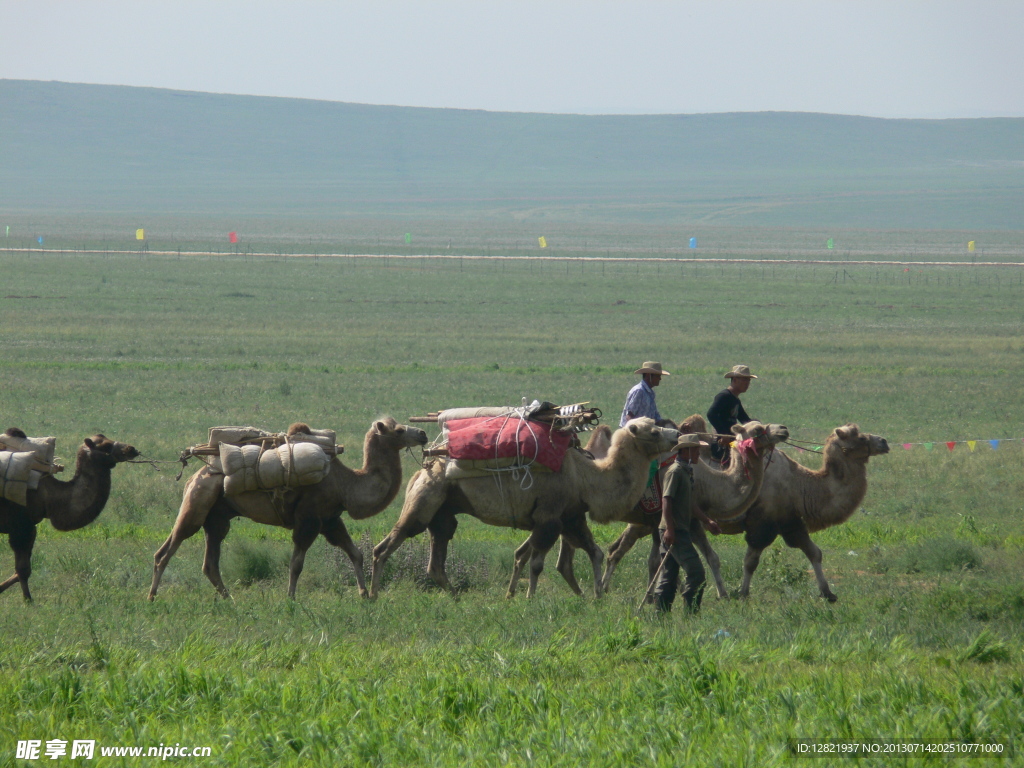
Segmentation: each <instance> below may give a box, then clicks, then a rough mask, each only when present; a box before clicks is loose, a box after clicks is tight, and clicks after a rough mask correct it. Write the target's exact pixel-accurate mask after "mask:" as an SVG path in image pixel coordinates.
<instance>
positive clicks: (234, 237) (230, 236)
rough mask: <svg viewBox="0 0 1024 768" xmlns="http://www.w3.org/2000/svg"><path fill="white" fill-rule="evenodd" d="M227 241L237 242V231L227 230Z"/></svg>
mask: <svg viewBox="0 0 1024 768" xmlns="http://www.w3.org/2000/svg"><path fill="white" fill-rule="evenodd" d="M228 242H229V243H237V242H238V233H237V232H228Z"/></svg>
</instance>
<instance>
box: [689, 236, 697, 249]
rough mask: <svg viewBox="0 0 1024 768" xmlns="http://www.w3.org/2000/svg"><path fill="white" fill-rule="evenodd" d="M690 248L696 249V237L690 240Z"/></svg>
mask: <svg viewBox="0 0 1024 768" xmlns="http://www.w3.org/2000/svg"><path fill="white" fill-rule="evenodd" d="M690 247H691V248H696V247H697V238H696V237H691V238H690Z"/></svg>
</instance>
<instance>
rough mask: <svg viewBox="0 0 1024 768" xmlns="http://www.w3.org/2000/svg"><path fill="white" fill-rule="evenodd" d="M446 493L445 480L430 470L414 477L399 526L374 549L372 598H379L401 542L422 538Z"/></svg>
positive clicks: (399, 518)
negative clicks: (387, 567) (386, 569)
mask: <svg viewBox="0 0 1024 768" xmlns="http://www.w3.org/2000/svg"><path fill="white" fill-rule="evenodd" d="M445 496H446V489H445V487H444V482H443V478H442V477H436V476H431V475H430V474H429V473H428V472H427V470H422V469H421V470H420V471H419V472H417V473H416V474H415V475H413V478H412V480H410V481H409V486H408V487H407V488H406V491H405V504H404V505H403V506H402V513H401V514H400V515H399V516H398V522H397V523H395V527H394V528H392V529H391V532H390V533H389V534H388V535H387V536H385V537H384V538H383V539H381V541H380V543H379V544H378V545H377V546H376V547H374V548H373V568H372V571H371V574H370V597H371V598H376V597H377V594H378V593H379V590H380V578H381V575H382V574H383V573H384V563H386V562H387V561H388V558H389V557H391V555H393V554H394V553H395V550H397V549H398V548H399V547H400V546H402V542H403V541H405V540H406V539H408V538H412V537H413V536H419V535H420V534H421V533H423V532H424V531H425V530H427V525H428V524H429V523H430V521H431V520H433V518H434V515H435V514H437V512H438V510H439V509H440V508H441V506H442V505H443V504H444V502H445Z"/></svg>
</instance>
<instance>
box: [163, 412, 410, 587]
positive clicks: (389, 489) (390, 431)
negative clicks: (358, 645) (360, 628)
mask: <svg viewBox="0 0 1024 768" xmlns="http://www.w3.org/2000/svg"><path fill="white" fill-rule="evenodd" d="M309 431H310V430H309V427H308V426H307V425H305V424H301V423H300V424H293V425H292V426H291V427H290V428H289V429H288V435H289V436H292V435H295V434H297V433H299V432H306V433H308V432H309ZM426 444H427V433H426V432H424V431H423V430H422V429H419V428H417V427H407V426H405V425H404V424H398V423H396V422H395V420H394V419H392V418H390V417H389V418H386V419H381V420H380V421H375V422H374V423H373V424H372V425H371V427H370V429H369V431H367V433H366V439H365V440H364V442H363V466H362V468H361V469H350V468H349V467H346V466H345V465H344V464H342V463H341V462H340V461H339V460H338V458H337V457H335V458H333V459H331V469H330V472H328V474H327V477H326V478H324V479H323V480H321V481H320V482H319V483H316V484H315V485H308V486H305V487H303V488H298V489H294V490H288V491H285V492H283V493H278V492H276V491H248V492H246V493H240V494H237V495H233V496H225V495H224V476H223V475H222V474H220V473H218V472H215V471H214V470H213V469H211V468H210V467H203V468H202V469H200V470H199V471H198V472H196V473H195V474H194V475H192V477H191V478H189V480H188V482H187V483H186V484H185V491H184V494H183V497H182V500H181V508H180V509H179V511H178V518H177V520H175V522H174V528H173V529H172V530H171V535H170V536H168V537H167V541H165V542H164V543H163V546H161V547H160V549H158V550H157V551H156V555H155V556H154V563H153V586H152V587H151V588H150V590H149V599H150V600H152V599H154V598H155V597H156V591H157V588H158V587H159V586H160V577H161V576H162V575H163V572H164V569H165V568H167V563H168V562H170V559H171V558H172V557H173V556H174V553H175V552H176V551H177V550H178V547H179V546H181V542H183V541H184V540H185V539H187V538H189V537H190V536H192V535H193V534H195V533H197V532H198V531H199V529H200V528H202V529H203V530H204V532H205V534H206V554H205V556H204V558H203V573H205V574H206V577H207V578H208V579H209V580H210V583H212V584H213V586H214V587H215V588H216V589H217V592H219V593H220V595H221V596H222V597H225V598H230V597H231V595H230V593H229V592H228V589H227V587H226V586H224V580H223V579H222V578H221V575H220V551H221V542H223V541H224V538H225V537H226V536H227V535H228V530H229V529H230V527H231V520H232V518H235V517H247V518H249V519H250V520H254V521H255V522H257V523H263V524H265V525H274V526H278V527H281V528H287V529H289V530H290V531H292V543H293V545H294V546H293V549H292V558H291V564H290V566H289V571H288V596H289V597H292V598H294V597H295V585H296V582H298V580H299V574H301V573H302V566H303V563H304V562H305V558H306V550H308V549H309V547H310V546H311V545H312V544H313V542H314V541H315V540H316V537H317V536H318V535H320V534H323V536H324V538H325V539H327V541H328V543H330V544H332V545H334V546H336V547H340V548H341V549H342V550H344V552H345V554H347V555H348V557H349V560H351V561H352V567H353V568H354V569H355V574H356V583H357V584H358V585H359V594H360V595H361V596H363V597H366V595H367V592H366V582H365V578H364V575H363V554H362V552H360V550H359V548H358V547H357V546H356V545H355V542H353V541H352V537H351V536H349V533H348V530H347V529H346V528H345V524H344V523H343V522H342V520H341V514H342V512H348V513H349V515H350V516H351V517H352V518H353V519H354V520H363V519H365V518H368V517H372V516H373V515H376V514H378V513H379V512H382V511H383V510H384V509H386V508H387V506H388V505H389V504H390V503H391V502H392V501H393V500H394V498H395V496H396V495H397V494H398V489H399V486H400V485H401V482H402V462H401V455H400V453H401V451H402V449H403V448H411V447H413V446H417V445H426Z"/></svg>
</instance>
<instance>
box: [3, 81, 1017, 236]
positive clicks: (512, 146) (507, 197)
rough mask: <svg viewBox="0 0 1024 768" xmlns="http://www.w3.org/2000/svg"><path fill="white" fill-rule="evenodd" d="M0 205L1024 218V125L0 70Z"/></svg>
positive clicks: (832, 220)
mask: <svg viewBox="0 0 1024 768" xmlns="http://www.w3.org/2000/svg"><path fill="white" fill-rule="evenodd" d="M0 173H2V183H0V211H4V212H10V213H26V212H50V213H57V212H60V213H69V212H71V213H81V214H89V213H112V212H129V213H136V212H162V213H169V214H172V213H173V214H216V215H224V214H247V215H274V216H289V215H296V214H301V215H304V216H323V217H341V216H349V215H353V216H378V217H379V216H421V217H422V216H440V215H444V216H451V217H460V216H462V217H473V218H475V219H479V218H489V217H494V218H501V217H508V216H510V215H513V214H515V213H516V212H521V211H524V210H525V211H536V210H541V211H543V212H544V214H545V216H547V217H549V218H551V219H553V220H561V221H570V222H571V221H586V220H601V221H606V222H608V221H611V222H614V221H623V222H626V221H629V222H633V223H637V222H645V221H647V222H651V223H656V222H659V221H674V222H679V221H700V222H705V223H711V224H716V225H719V224H720V225H743V226H748V225H749V226H838V227H859V228H910V229H912V228H922V229H936V228H937V229H943V228H946V229H968V228H974V229H989V230H997V229H998V230H1018V229H1024V119H1016V118H1006V119H970V120H883V119H876V118H864V117H851V116H841V115H823V114H806V113H735V114H704V115H649V116H632V115H631V116H585V115H553V114H522V113H497V112H483V111H469V110H454V109H424V108H411V107H394V106H369V105H361V104H348V103H335V102H323V101H311V100H299V99H285V98H268V97H253V96H231V95H219V94H208V93H193V92H182V91H172V90H161V89H152V88H134V87H125V86H104V85H82V84H71V83H60V82H36V81H19V80H0Z"/></svg>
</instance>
